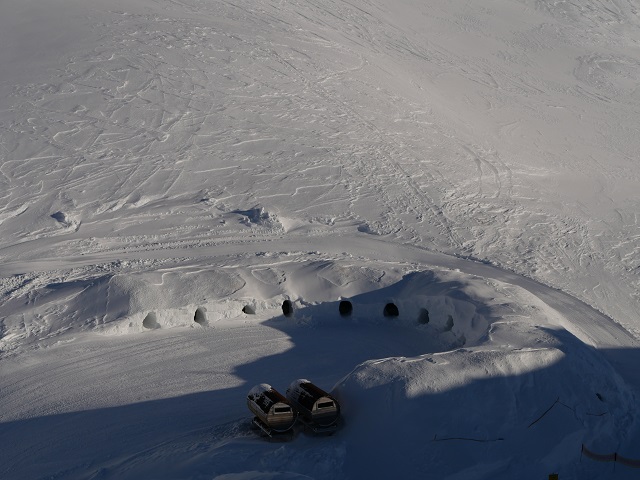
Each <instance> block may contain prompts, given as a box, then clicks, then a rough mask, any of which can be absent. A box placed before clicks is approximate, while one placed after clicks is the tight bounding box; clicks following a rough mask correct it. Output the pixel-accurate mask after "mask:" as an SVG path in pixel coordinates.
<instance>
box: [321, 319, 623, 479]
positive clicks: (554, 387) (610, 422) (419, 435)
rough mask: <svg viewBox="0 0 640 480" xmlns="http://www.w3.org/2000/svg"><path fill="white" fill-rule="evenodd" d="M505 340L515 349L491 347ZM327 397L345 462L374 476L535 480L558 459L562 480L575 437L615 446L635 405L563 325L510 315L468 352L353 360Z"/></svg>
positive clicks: (569, 468) (570, 467)
mask: <svg viewBox="0 0 640 480" xmlns="http://www.w3.org/2000/svg"><path fill="white" fill-rule="evenodd" d="M516 336H517V338H520V339H521V341H523V342H524V343H525V344H523V345H519V346H518V347H517V348H514V347H512V346H510V345H508V344H501V341H502V340H504V339H512V338H515V337H516ZM333 393H334V395H336V396H337V398H338V399H339V401H340V403H341V406H342V409H343V413H344V417H345V418H346V419H347V422H348V428H349V430H350V431H351V434H350V435H352V442H351V448H352V455H353V457H352V458H353V459H354V463H355V464H358V465H360V466H361V467H362V466H366V468H365V471H362V472H360V473H361V474H362V475H363V477H366V476H369V475H373V476H376V477H377V478H384V477H386V476H393V477H395V478H403V477H405V478H406V476H410V475H411V472H415V471H429V470H430V469H433V470H434V471H437V472H440V473H441V475H442V476H441V477H440V478H449V477H448V475H452V477H451V478H454V477H453V475H455V474H458V475H463V473H464V472H467V473H469V472H475V475H472V476H471V477H468V478H493V477H492V476H491V475H496V474H499V475H500V478H523V477H522V474H523V473H524V472H526V475H527V478H543V477H545V476H546V475H547V474H548V473H549V472H550V471H557V470H558V466H561V468H560V472H559V473H560V478H563V475H562V473H563V472H564V473H569V472H571V473H573V472H575V471H576V469H577V468H580V464H579V460H580V451H581V442H587V443H589V442H598V443H599V444H600V445H604V444H607V443H608V445H612V444H615V441H616V439H617V438H620V436H624V434H625V433H624V432H627V431H628V430H629V428H631V425H632V424H633V421H632V419H633V415H634V410H635V406H634V399H633V395H632V394H631V392H630V391H629V390H627V388H626V387H625V386H624V384H623V382H622V381H621V379H620V377H619V376H618V375H617V374H616V372H615V371H614V370H613V369H612V368H611V367H610V366H609V364H608V363H607V362H606V361H605V360H604V359H603V357H602V356H601V355H600V354H599V353H598V352H597V351H595V350H592V349H590V348H589V347H587V346H585V345H584V344H582V343H581V342H580V341H579V340H577V339H576V338H575V337H573V336H571V335H570V334H568V333H567V332H566V331H563V330H559V329H549V328H541V327H534V326H526V325H523V324H521V323H515V322H514V323H511V322H507V323H499V324H498V325H496V328H495V329H492V334H491V336H490V342H488V344H487V345H483V346H480V347H475V348H465V349H458V350H454V351H451V352H444V353H435V354H427V355H421V356H418V357H414V358H404V357H397V358H387V359H381V360H371V361H367V362H364V363H363V364H361V365H359V366H357V367H356V368H355V369H354V370H353V371H352V372H351V373H350V374H348V375H347V376H346V377H345V378H343V379H342V380H341V381H340V382H338V384H337V385H336V387H335V388H334V391H333ZM605 399H606V400H605ZM381 432H384V435H381V434H380V433H381ZM550 439H553V441H551V442H550V441H549V440H550ZM387 458H404V459H407V460H406V461H405V462H402V463H400V464H398V463H393V464H389V462H387V461H386V459H387ZM489 458H491V461H490V462H488V459H489ZM365 459H366V460H367V461H365ZM583 468H584V467H583ZM478 469H479V470H478ZM455 478H467V477H463V476H461V477H457V476H456V477H455ZM567 478H569V477H567ZM571 478H573V477H571Z"/></svg>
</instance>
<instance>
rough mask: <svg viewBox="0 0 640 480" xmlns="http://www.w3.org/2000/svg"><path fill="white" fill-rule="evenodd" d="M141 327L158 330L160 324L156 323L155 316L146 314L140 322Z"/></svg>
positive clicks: (156, 318) (151, 313)
mask: <svg viewBox="0 0 640 480" xmlns="http://www.w3.org/2000/svg"><path fill="white" fill-rule="evenodd" d="M142 326H143V327H144V328H148V329H149V330H155V329H157V328H160V324H159V323H158V317H156V314H155V313H153V312H150V313H148V314H147V316H146V317H144V320H143V321H142Z"/></svg>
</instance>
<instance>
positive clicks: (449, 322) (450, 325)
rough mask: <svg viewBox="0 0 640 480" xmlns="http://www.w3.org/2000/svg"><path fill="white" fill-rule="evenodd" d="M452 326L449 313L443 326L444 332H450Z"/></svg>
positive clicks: (451, 318)
mask: <svg viewBox="0 0 640 480" xmlns="http://www.w3.org/2000/svg"><path fill="white" fill-rule="evenodd" d="M452 328H453V317H452V316H451V315H447V323H446V324H445V326H444V331H445V332H450V331H451V329H452Z"/></svg>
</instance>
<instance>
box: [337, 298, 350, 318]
mask: <svg viewBox="0 0 640 480" xmlns="http://www.w3.org/2000/svg"><path fill="white" fill-rule="evenodd" d="M338 311H339V312H340V315H342V316H343V317H348V316H349V315H351V312H353V305H351V302H350V301H349V300H342V301H341V302H340V305H338Z"/></svg>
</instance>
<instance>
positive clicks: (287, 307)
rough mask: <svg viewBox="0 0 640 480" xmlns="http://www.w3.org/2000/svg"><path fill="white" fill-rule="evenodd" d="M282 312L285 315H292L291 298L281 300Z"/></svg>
mask: <svg viewBox="0 0 640 480" xmlns="http://www.w3.org/2000/svg"><path fill="white" fill-rule="evenodd" d="M282 313H283V314H284V316H285V317H290V316H291V315H293V303H291V300H285V301H284V302H282Z"/></svg>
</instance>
